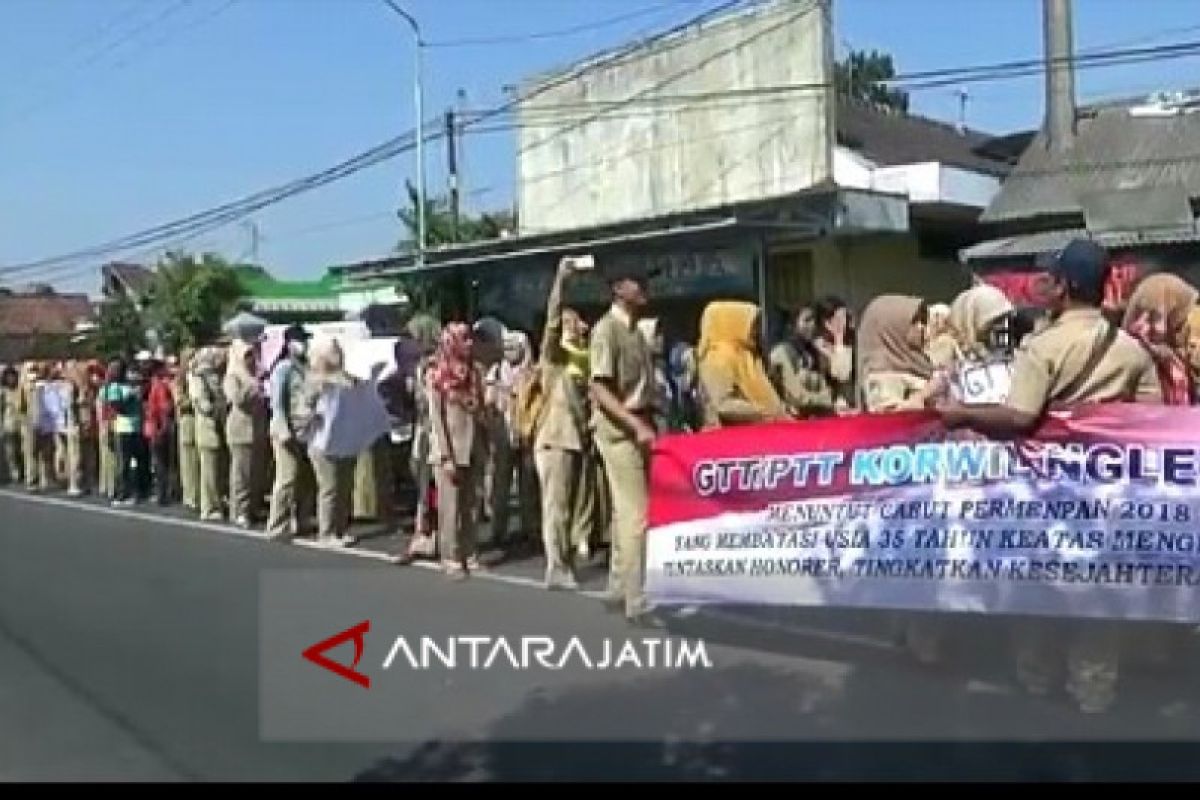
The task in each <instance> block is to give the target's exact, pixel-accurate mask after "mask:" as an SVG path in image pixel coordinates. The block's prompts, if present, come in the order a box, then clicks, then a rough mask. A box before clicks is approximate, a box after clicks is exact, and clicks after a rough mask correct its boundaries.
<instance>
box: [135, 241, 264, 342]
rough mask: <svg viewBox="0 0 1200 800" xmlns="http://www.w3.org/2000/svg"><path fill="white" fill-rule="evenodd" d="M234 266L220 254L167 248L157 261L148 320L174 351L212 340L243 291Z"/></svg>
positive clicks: (218, 334)
mask: <svg viewBox="0 0 1200 800" xmlns="http://www.w3.org/2000/svg"><path fill="white" fill-rule="evenodd" d="M243 292H244V290H243V288H242V284H241V283H240V282H239V281H238V278H237V273H236V271H235V270H234V268H233V267H232V266H231V265H230V264H229V263H228V262H226V261H225V260H224V259H222V258H221V257H220V256H216V255H213V254H211V253H205V254H204V255H202V256H200V257H196V256H194V255H189V254H185V253H168V254H167V255H166V256H165V257H164V258H162V259H161V260H160V261H159V263H158V269H157V270H156V272H155V276H154V285H153V286H152V287H151V290H150V293H149V297H148V299H147V302H146V308H145V320H146V322H147V325H148V327H151V328H153V329H154V330H155V331H156V332H157V333H158V339H159V342H160V343H161V344H162V346H163V347H164V348H166V349H167V350H168V351H170V352H178V351H179V349H180V348H183V347H198V346H200V345H204V344H208V343H210V342H212V341H214V340H215V339H217V338H219V337H220V335H221V323H222V322H223V321H224V320H225V319H226V318H227V317H229V316H230V315H231V314H232V313H233V312H234V310H236V308H237V303H238V301H239V300H240V299H241V298H242V295H243Z"/></svg>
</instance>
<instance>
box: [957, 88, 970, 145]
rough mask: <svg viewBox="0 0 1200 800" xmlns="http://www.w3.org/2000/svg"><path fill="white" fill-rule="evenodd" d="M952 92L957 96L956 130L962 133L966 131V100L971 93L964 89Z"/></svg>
mask: <svg viewBox="0 0 1200 800" xmlns="http://www.w3.org/2000/svg"><path fill="white" fill-rule="evenodd" d="M954 94H955V96H956V97H957V98H958V132H959V133H960V134H963V133H966V132H967V101H968V100H970V99H971V95H970V93H969V92H967V90H966V89H959V90H957V91H955V92H954Z"/></svg>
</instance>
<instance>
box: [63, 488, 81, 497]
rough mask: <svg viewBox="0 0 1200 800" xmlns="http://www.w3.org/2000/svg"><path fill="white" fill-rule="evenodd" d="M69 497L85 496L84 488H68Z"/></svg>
mask: <svg viewBox="0 0 1200 800" xmlns="http://www.w3.org/2000/svg"><path fill="white" fill-rule="evenodd" d="M67 497H83V489H68V490H67Z"/></svg>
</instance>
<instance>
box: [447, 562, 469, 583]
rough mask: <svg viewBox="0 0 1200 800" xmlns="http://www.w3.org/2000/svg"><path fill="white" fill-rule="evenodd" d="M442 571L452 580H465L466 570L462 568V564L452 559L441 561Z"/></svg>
mask: <svg viewBox="0 0 1200 800" xmlns="http://www.w3.org/2000/svg"><path fill="white" fill-rule="evenodd" d="M442 573H443V574H444V575H445V576H446V578H448V579H449V580H452V581H461V580H466V577H467V571H466V570H465V569H463V566H462V564H458V563H456V562H453V561H449V562H442Z"/></svg>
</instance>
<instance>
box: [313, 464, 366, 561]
mask: <svg viewBox="0 0 1200 800" xmlns="http://www.w3.org/2000/svg"><path fill="white" fill-rule="evenodd" d="M308 457H309V459H310V460H311V461H312V469H313V475H314V476H315V477H316V479H317V536H318V537H319V538H320V539H321V540H323V541H330V540H331V539H336V538H340V537H342V536H345V535H346V532H347V531H348V530H350V512H351V510H352V508H351V506H352V503H353V501H354V465H355V463H356V462H357V460H358V459H356V458H329V457H327V456H325V455H323V454H321V453H319V452H317V451H316V450H310V451H309V453H308Z"/></svg>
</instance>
